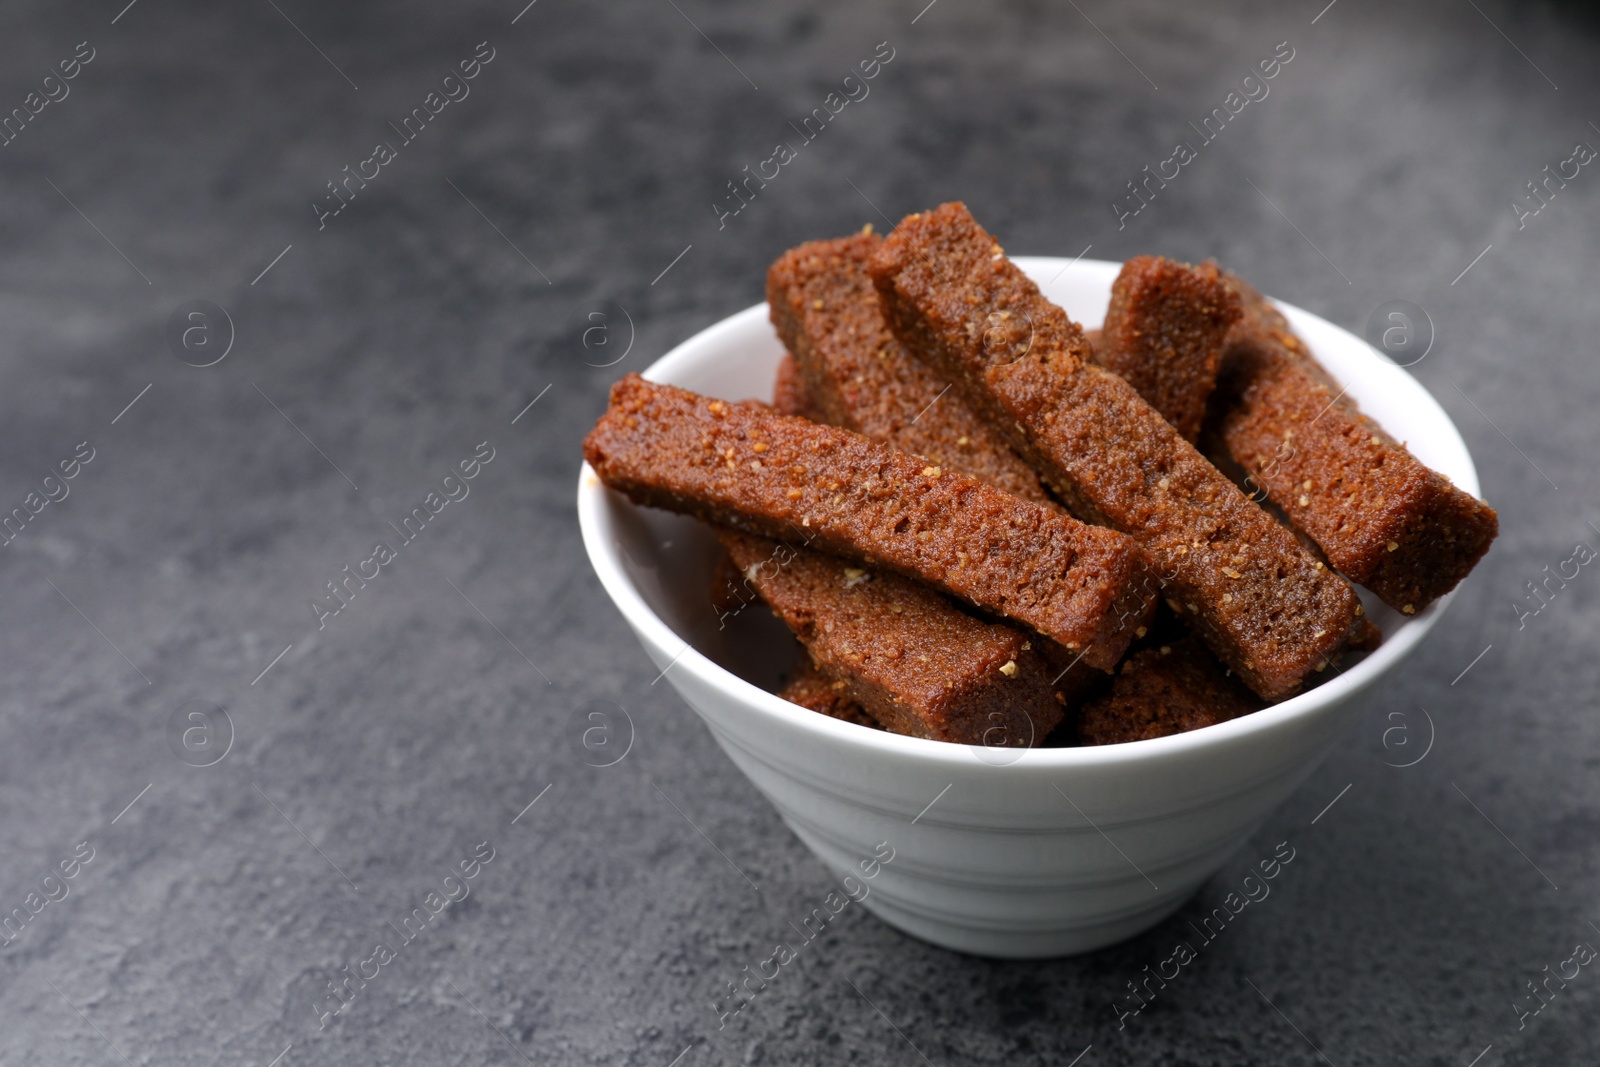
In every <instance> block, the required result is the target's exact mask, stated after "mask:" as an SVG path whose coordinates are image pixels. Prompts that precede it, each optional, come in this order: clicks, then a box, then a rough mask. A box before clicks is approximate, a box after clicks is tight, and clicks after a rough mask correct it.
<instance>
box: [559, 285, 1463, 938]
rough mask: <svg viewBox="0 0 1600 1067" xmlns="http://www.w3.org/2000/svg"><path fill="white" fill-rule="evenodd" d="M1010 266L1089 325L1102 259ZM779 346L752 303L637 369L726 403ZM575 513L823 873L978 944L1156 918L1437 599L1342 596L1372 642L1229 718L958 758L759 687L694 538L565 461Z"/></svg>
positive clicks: (718, 729) (1286, 785) (1405, 386)
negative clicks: (1333, 667) (1341, 666)
mask: <svg viewBox="0 0 1600 1067" xmlns="http://www.w3.org/2000/svg"><path fill="white" fill-rule="evenodd" d="M1016 263H1017V265H1018V266H1020V267H1021V268H1022V269H1023V270H1024V271H1026V272H1027V273H1028V274H1029V275H1030V276H1031V277H1032V278H1034V279H1035V280H1036V281H1037V282H1038V283H1039V284H1040V286H1041V287H1042V288H1043V290H1044V292H1045V295H1047V296H1048V297H1050V298H1051V299H1052V300H1054V301H1056V302H1057V303H1058V304H1060V305H1061V306H1062V307H1064V308H1065V309H1066V310H1067V312H1068V314H1070V315H1071V316H1072V317H1073V318H1074V319H1076V320H1077V321H1079V322H1081V323H1083V324H1084V325H1085V326H1094V325H1097V324H1098V323H1099V322H1101V320H1102V319H1103V317H1104V314H1105V307H1106V303H1107V301H1108V299H1109V297H1110V291H1111V282H1112V280H1113V279H1114V278H1115V277H1116V274H1117V270H1118V265H1117V264H1115V263H1107V262H1101V261H1092V260H1080V261H1076V262H1073V261H1069V260H1064V259H1054V258H1043V257H1018V258H1017V259H1016ZM1280 307H1282V308H1283V311H1284V313H1285V314H1287V315H1288V317H1289V321H1290V322H1291V324H1292V325H1293V326H1294V328H1295V329H1296V330H1297V331H1298V332H1299V333H1300V335H1301V336H1302V337H1303V338H1304V339H1305V340H1306V341H1307V343H1309V344H1310V345H1311V347H1312V349H1313V350H1314V351H1315V352H1316V354H1317V356H1318V358H1320V359H1321V360H1322V362H1323V363H1324V365H1326V367H1327V368H1328V370H1329V371H1330V372H1331V373H1332V374H1333V375H1334V377H1336V378H1338V379H1339V380H1340V382H1341V383H1346V384H1348V387H1349V393H1350V395H1351V396H1352V397H1354V398H1355V399H1356V400H1357V401H1359V402H1360V404H1361V406H1362V408H1363V409H1364V410H1365V411H1366V412H1367V413H1368V414H1370V415H1372V416H1373V417H1374V418H1375V419H1377V421H1378V422H1379V423H1380V424H1382V425H1383V426H1384V427H1386V428H1387V429H1388V430H1389V431H1390V432H1391V433H1392V434H1394V435H1395V436H1396V437H1397V438H1399V439H1400V440H1403V441H1405V442H1407V444H1408V446H1409V447H1410V449H1411V450H1412V452H1414V453H1415V454H1416V455H1417V457H1418V458H1419V459H1421V460H1422V461H1423V462H1424V463H1427V464H1428V465H1429V466H1431V467H1433V468H1435V469H1437V470H1439V471H1442V472H1443V473H1445V474H1446V475H1448V476H1449V477H1450V478H1451V479H1452V480H1454V482H1455V483H1456V485H1458V486H1460V487H1461V488H1463V489H1465V490H1467V491H1468V492H1472V493H1476V492H1477V491H1478V479H1477V472H1476V471H1475V470H1474V469H1473V465H1472V459H1471V457H1470V456H1469V455H1468V454H1467V449H1466V445H1465V444H1464V443H1463V442H1462V440H1461V436H1460V434H1459V433H1457V431H1456V428H1455V426H1454V425H1453V424H1452V423H1451V421H1450V419H1449V417H1448V416H1447V415H1446V414H1445V412H1444V410H1443V409H1442V408H1440V406H1439V405H1438V403H1437V402H1436V401H1435V400H1434V399H1433V397H1431V396H1430V395H1428V393H1427V391H1426V390H1424V389H1423V388H1422V386H1421V385H1419V384H1418V383H1417V381H1416V380H1415V379H1413V378H1412V377H1411V376H1410V375H1409V374H1407V373H1406V372H1405V371H1404V370H1401V369H1400V368H1399V367H1397V366H1395V365H1394V364H1393V363H1391V362H1389V361H1388V360H1387V359H1385V358H1384V357H1382V356H1380V355H1379V354H1378V353H1377V352H1375V351H1374V350H1373V349H1372V348H1371V347H1369V346H1368V345H1367V344H1366V343H1365V342H1364V341H1362V340H1360V339H1359V338H1357V337H1354V336H1352V335H1351V334H1349V333H1347V332H1346V331H1344V330H1341V329H1339V328H1338V327H1336V326H1334V325H1333V324H1331V323H1329V322H1326V321H1324V320H1323V319H1320V318H1318V317H1317V316H1315V315H1312V314H1310V313H1308V312H1305V311H1301V310H1299V309H1297V308H1293V307H1288V306H1283V305H1280ZM782 354H783V346H782V345H781V343H780V342H779V341H778V339H777V337H776V335H775V334H774V333H773V330H772V327H771V325H770V324H769V322H768V320H767V309H766V306H765V305H761V306H757V307H753V308H750V309H748V310H746V311H743V312H740V313H739V314H737V315H734V316H732V317H731V318H728V319H725V320H724V321H722V322H719V323H717V324H716V325H715V326H712V327H710V328H709V329H707V330H704V331H702V332H701V333H699V334H696V335H695V336H694V337H692V338H690V339H689V340H687V341H685V342H684V343H683V344H681V345H679V346H678V347H677V348H675V349H673V350H672V351H671V352H669V353H667V355H666V356H664V357H662V359H660V360H659V361H658V362H656V363H655V364H654V365H653V366H652V367H650V369H649V370H647V371H646V372H645V377H647V378H650V379H653V380H655V381H661V382H670V383H672V384H674V385H679V386H683V387H685V388H688V389H693V390H696V391H698V392H701V393H706V394H709V395H711V396H718V397H723V398H725V399H729V400H737V399H743V398H745V397H768V396H770V395H771V392H772V381H773V374H774V371H775V368H776V365H777V362H778V359H779V357H780V356H781V355H782ZM578 516H579V521H580V523H581V525H582V528H583V540H584V545H585V547H586V548H587V549H588V552H589V559H590V562H591V563H592V564H593V565H594V569H595V573H596V574H598V575H599V576H600V581H601V584H603V585H604V586H605V589H606V592H607V593H609V594H610V595H611V599H612V600H614V601H615V602H616V605H617V607H618V608H619V609H621V611H622V615H623V618H624V619H626V620H627V622H628V625H629V626H631V627H632V628H633V631H634V633H635V634H637V635H638V638H639V641H640V643H641V644H642V645H644V648H645V652H646V653H647V654H648V655H649V656H650V658H651V660H652V661H654V663H655V665H656V669H657V670H659V671H663V672H665V673H664V675H663V677H664V678H665V680H667V681H668V682H670V683H671V684H672V686H673V688H674V689H676V690H677V691H678V693H679V694H680V695H681V696H682V697H683V699H684V700H685V701H686V702H687V703H688V704H689V706H690V707H691V708H693V709H694V710H695V711H696V712H697V713H698V714H699V715H700V717H701V718H702V719H703V720H705V723H706V725H707V726H708V727H709V728H710V730H711V733H712V736H713V737H715V738H716V740H717V743H718V744H720V745H721V746H722V748H723V751H725V752H726V753H727V754H728V756H729V758H730V759H732V760H733V762H734V764H735V765H736V766H737V767H738V768H739V769H740V770H741V771H743V772H744V774H745V775H746V777H748V778H749V779H750V781H751V782H752V783H753V784H754V785H755V787H756V788H757V789H759V790H760V791H761V792H762V794H763V795H764V796H766V798H767V799H768V800H770V801H771V802H772V804H773V805H774V806H775V807H776V808H777V809H778V812H779V814H780V815H782V817H783V820H784V822H786V823H787V824H788V825H789V827H790V828H791V829H792V830H794V832H795V834H796V835H797V836H798V837H799V838H800V840H801V841H803V842H805V844H806V846H807V847H808V848H810V849H811V851H812V852H814V853H815V854H816V856H817V857H818V858H819V859H820V860H822V862H823V863H824V864H826V865H827V867H828V868H829V869H830V870H831V871H832V872H833V873H834V874H835V876H837V877H841V878H842V877H843V876H845V875H848V874H851V873H854V874H856V876H857V878H858V879H859V878H860V875H861V873H862V872H861V871H860V870H858V869H857V866H858V864H859V863H860V862H861V861H862V860H866V859H870V858H871V857H872V855H873V850H874V847H875V846H876V845H877V844H878V843H879V842H888V843H889V846H890V847H891V848H893V849H894V858H893V860H892V861H891V862H890V863H888V864H887V865H885V866H883V867H882V869H881V871H879V873H878V874H877V875H876V877H874V878H873V879H871V880H870V881H864V882H860V885H862V886H864V887H865V890H866V891H867V896H866V897H865V899H863V900H862V903H863V904H864V905H865V907H866V908H867V909H868V910H870V911H872V912H874V913H876V914H877V915H878V916H879V917H881V918H882V919H883V920H884V921H886V922H888V923H890V924H892V925H894V926H897V927H899V928H900V929H902V930H905V931H906V932H908V933H911V934H913V935H915V936H917V937H921V938H925V939H926V940H928V941H931V942H933V943H935V944H938V945H943V946H946V947H948V948H952V949H957V950H960V951H963V952H972V953H977V954H979V955H985V956H1006V957H1041V956H1060V955H1068V954H1072V953H1079V952H1087V951H1089V950H1091V949H1095V948H1099V947H1101V946H1103V945H1108V944H1111V943H1113V942H1115V941H1119V940H1122V939H1124V938H1127V937H1130V936H1132V935H1134V934H1136V933H1139V932H1140V931H1142V930H1145V929H1147V928H1148V927H1150V926H1152V925H1154V924H1155V923H1157V922H1159V921H1160V920H1161V919H1162V918H1164V917H1166V916H1167V915H1168V914H1170V913H1171V912H1172V911H1174V910H1175V909H1176V908H1177V907H1178V906H1179V905H1181V904H1182V903H1183V902H1184V901H1185V900H1186V899H1187V898H1188V897H1189V896H1190V895H1191V894H1192V893H1194V892H1195V890H1196V889H1198V888H1199V887H1200V885H1201V884H1202V883H1203V882H1205V881H1206V879H1207V878H1209V877H1210V876H1211V875H1212V874H1214V873H1215V872H1216V871H1217V870H1218V868H1220V867H1221V866H1222V864H1223V863H1224V862H1225V861H1226V860H1227V859H1228V857H1229V856H1230V855H1231V854H1232V853H1233V852H1234V851H1235V850H1236V849H1237V848H1239V846H1240V845H1242V844H1243V843H1244V842H1245V841H1246V839H1248V838H1249V837H1250V835H1251V834H1252V833H1253V832H1254V831H1255V830H1256V828H1257V827H1258V826H1259V825H1260V824H1261V822H1262V820H1263V819H1264V818H1265V817H1266V816H1267V815H1268V814H1269V813H1270V812H1271V811H1272V810H1273V808H1274V807H1276V806H1277V805H1278V804H1279V803H1280V802H1281V801H1283V799H1284V798H1285V797H1287V796H1288V795H1289V794H1290V793H1291V792H1292V791H1293V790H1294V789H1295V788H1296V787H1298V786H1299V785H1300V783H1301V782H1303V781H1304V780H1305V779H1306V777H1307V776H1308V775H1309V774H1310V773H1311V772H1312V770H1314V769H1315V768H1316V766H1317V764H1318V763H1319V762H1320V761H1321V760H1322V758H1323V757H1324V756H1326V755H1327V753H1328V752H1329V751H1330V749H1331V748H1332V746H1333V744H1334V742H1335V741H1336V739H1337V737H1338V735H1339V731H1340V728H1341V726H1343V725H1344V724H1345V723H1347V722H1348V721H1349V720H1350V719H1351V718H1352V717H1353V716H1354V715H1355V713H1356V710H1357V708H1358V705H1359V700H1358V698H1359V697H1360V695H1361V694H1362V693H1363V692H1364V691H1365V690H1366V688H1367V687H1368V686H1370V685H1372V684H1373V683H1374V682H1376V681H1377V680H1378V679H1379V678H1381V677H1383V676H1384V675H1385V674H1386V673H1388V672H1389V671H1390V670H1393V669H1394V667H1395V666H1396V665H1397V664H1398V663H1400V662H1401V661H1402V660H1403V659H1405V658H1406V656H1408V655H1409V654H1410V653H1411V651H1412V650H1413V649H1414V648H1416V646H1417V643H1418V642H1419V641H1421V640H1422V638H1423V636H1424V635H1425V634H1426V633H1427V632H1428V630H1430V629H1431V628H1432V627H1433V625H1434V624H1435V623H1436V622H1438V620H1439V616H1440V614H1441V613H1442V612H1443V611H1444V610H1445V607H1446V605H1447V604H1448V602H1449V600H1450V599H1451V598H1450V597H1445V598H1443V599H1442V600H1440V601H1438V602H1436V603H1434V604H1433V605H1432V606H1431V607H1429V608H1428V609H1427V610H1426V611H1424V612H1422V613H1421V614H1419V615H1417V616H1415V617H1413V618H1404V617H1402V616H1400V615H1398V614H1397V613H1395V612H1392V611H1389V610H1388V609H1386V608H1384V607H1383V606H1382V605H1381V604H1379V603H1378V602H1377V601H1376V600H1375V599H1373V598H1371V597H1366V598H1365V599H1366V603H1367V608H1368V610H1369V612H1371V613H1372V615H1373V617H1374V619H1375V620H1376V621H1377V622H1378V623H1379V625H1380V626H1382V627H1383V629H1384V632H1385V634H1386V635H1387V639H1386V640H1385V642H1384V644H1383V647H1382V648H1380V649H1379V650H1378V651H1377V652H1375V653H1373V654H1372V655H1369V656H1367V657H1366V658H1365V659H1364V660H1362V661H1361V662H1360V663H1358V664H1356V665H1355V666H1353V667H1351V668H1350V669H1349V670H1347V671H1346V672H1345V673H1344V674H1342V675H1340V676H1338V677H1336V678H1334V679H1332V680H1330V681H1328V682H1327V683H1325V684H1324V685H1322V686H1320V687H1318V688H1316V689H1313V690H1311V691H1310V692H1308V693H1306V694H1304V695H1302V696H1298V697H1295V698H1293V699H1291V700H1287V701H1284V702H1283V703H1281V704H1278V705H1276V706H1274V707H1271V708H1268V709H1266V710H1265V711H1260V712H1257V713H1255V714H1254V715H1247V716H1245V717H1243V718H1240V719H1235V720H1233V721H1232V722H1227V723H1223V724H1221V725H1218V726H1211V727H1208V728H1206V729H1203V730H1197V731H1194V732H1192V733H1187V734H1180V735H1178V736H1175V737H1163V738H1158V739H1156V740H1152V741H1137V742H1133V743H1130V744H1122V745H1108V746H1103V747H1097V748H1043V749H1026V750H1019V749H972V748H968V747H967V746H964V745H956V744H949V743H944V742H938V741H926V740H921V739H918V738H911V737H900V736H897V735H894V734H889V733H883V732H881V731H876V730H869V729H866V728H864V727H860V726H856V725H853V724H851V723H845V722H840V721H837V720H835V719H831V718H828V717H827V716H824V715H818V714H816V713H815V712H811V711H807V710H805V709H803V708H799V707H796V706H794V705H792V704H790V703H788V702H787V701H784V700H780V699H779V698H778V697H776V696H774V695H773V694H772V693H771V692H768V691H766V689H764V688H763V686H769V687H771V686H774V685H775V683H776V680H777V678H778V675H779V673H780V672H781V671H782V670H784V669H785V668H786V667H787V666H788V665H789V663H790V662H791V661H792V657H793V655H794V648H795V646H794V643H793V640H792V639H791V638H789V637H788V636H787V634H785V633H784V632H783V630H782V627H781V626H779V625H778V624H777V623H776V622H775V621H774V620H772V619H771V618H770V616H769V614H768V613H767V612H766V611H765V610H754V611H749V612H745V613H743V615H742V616H741V617H740V619H739V622H740V625H739V626H737V627H730V628H729V629H727V630H719V629H718V627H717V621H716V619H715V617H714V615H713V614H712V610H711V607H710V605H709V603H708V590H709V588H710V568H711V563H712V560H713V558H714V542H713V540H712V538H711V537H710V535H709V534H708V533H706V532H705V531H704V530H703V529H702V528H700V527H699V526H698V525H697V524H696V523H694V522H693V521H691V520H688V519H684V518H681V517H679V516H675V515H668V514H666V513H664V512H659V511H653V510H650V509H645V508H637V507H634V506H633V505H632V504H630V503H628V502H627V501H626V500H625V499H623V498H622V497H621V496H619V495H616V494H614V493H611V492H610V491H609V490H607V489H605V488H604V487H603V486H601V485H600V484H599V482H598V481H597V480H596V478H595V476H594V474H593V472H592V471H590V470H589V468H588V467H587V466H585V467H584V469H583V473H582V475H581V477H580V480H579V485H578ZM868 869H869V870H870V869H871V868H870V867H869V868H868ZM852 884H854V883H852ZM855 892H856V894H857V895H859V893H860V892H861V890H859V889H858V890H856V891H855Z"/></svg>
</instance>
